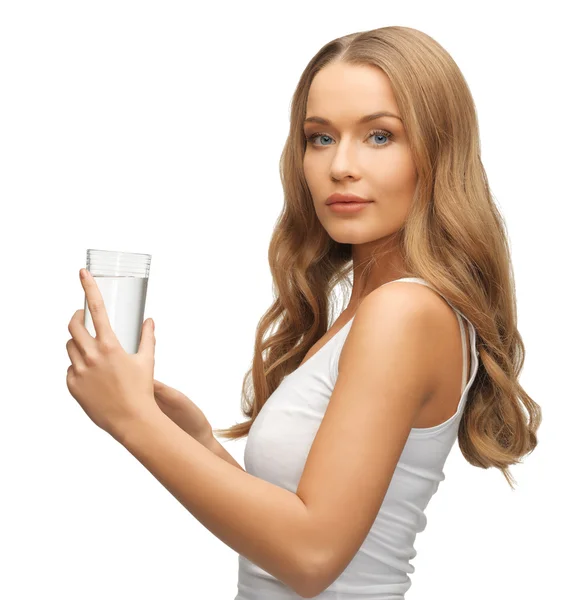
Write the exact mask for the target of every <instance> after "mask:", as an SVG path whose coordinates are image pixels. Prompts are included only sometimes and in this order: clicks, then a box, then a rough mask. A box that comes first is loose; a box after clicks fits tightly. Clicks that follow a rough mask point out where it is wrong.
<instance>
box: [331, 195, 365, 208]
mask: <svg viewBox="0 0 575 600" xmlns="http://www.w3.org/2000/svg"><path fill="white" fill-rule="evenodd" d="M370 202H373V200H370V199H369V198H362V197H361V196H356V195H355V194H332V195H331V196H330V197H329V198H328V199H327V200H326V204H327V205H328V206H331V205H332V204H366V203H370Z"/></svg>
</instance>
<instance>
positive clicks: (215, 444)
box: [204, 435, 245, 471]
mask: <svg viewBox="0 0 575 600" xmlns="http://www.w3.org/2000/svg"><path fill="white" fill-rule="evenodd" d="M204 446H205V447H206V448H207V449H208V450H211V451H212V452H213V453H214V454H215V455H216V456H219V457H220V458H223V459H224V460H225V461H227V462H229V463H230V465H233V466H234V467H237V468H238V469H240V470H242V471H245V469H244V468H243V467H242V465H240V463H239V462H238V461H237V460H236V459H235V458H234V457H233V456H232V455H231V454H230V453H229V452H228V451H227V450H226V449H225V448H224V447H223V446H222V445H221V444H220V442H219V441H218V440H217V439H216V438H215V437H214V436H213V435H212V436H210V438H208V440H207V441H206V442H205V443H204Z"/></svg>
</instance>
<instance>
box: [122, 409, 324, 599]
mask: <svg viewBox="0 0 575 600" xmlns="http://www.w3.org/2000/svg"><path fill="white" fill-rule="evenodd" d="M158 413H159V414H158V415H157V416H155V417H154V418H153V419H148V420H146V421H141V422H138V423H132V424H130V426H127V429H126V430H125V431H123V432H122V433H121V434H120V435H118V438H117V439H118V441H119V442H120V443H121V444H122V445H123V446H124V447H125V448H126V449H127V450H128V451H129V452H130V453H131V454H132V455H133V456H134V457H135V458H136V459H137V460H138V461H139V462H140V463H141V464H142V465H143V466H144V467H146V469H148V471H150V473H151V474H152V475H153V476H154V477H155V478H156V479H157V480H158V481H159V482H160V483H161V484H162V485H163V486H164V487H165V488H166V489H167V490H168V491H169V492H170V493H171V494H172V495H173V496H174V497H175V498H176V499H177V500H178V501H179V502H180V503H181V504H182V505H183V506H184V508H186V510H188V511H189V512H190V513H191V514H192V515H193V516H194V517H195V518H196V519H197V520H198V521H199V522H200V523H202V525H204V526H205V527H206V528H207V529H209V530H210V531H211V532H212V533H213V534H214V535H215V536H217V537H218V538H219V539H220V540H222V541H223V542H224V543H225V544H226V545H227V546H229V547H230V548H232V549H233V550H235V551H236V552H237V553H238V554H241V555H242V556H245V557H246V558H247V559H248V560H249V561H251V562H253V563H254V564H255V565H257V566H259V567H260V568H261V569H263V570H264V571H267V572H268V573H270V574H271V575H273V576H274V577H275V578H277V579H279V580H280V581H281V582H283V583H284V584H285V585H287V586H288V587H290V588H291V589H292V590H294V591H295V592H296V593H298V594H300V595H302V596H304V597H310V596H308V594H309V592H310V590H311V589H312V586H313V585H314V583H313V582H315V581H316V580H317V573H318V569H319V567H320V564H321V563H322V560H320V557H318V556H316V555H315V545H314V543H313V539H312V533H313V532H314V527H313V524H312V522H311V518H310V513H309V511H308V508H307V506H306V505H305V504H304V502H303V501H302V500H301V498H299V497H298V496H297V494H294V493H293V492H291V491H289V490H286V489H285V488H282V487H280V486H277V485H274V484H272V483H270V482H268V481H266V480H264V479H260V478H258V477H255V476H253V475H251V474H250V473H247V472H246V471H244V470H243V469H242V468H241V467H239V465H238V464H237V463H235V461H233V463H231V462H230V461H229V460H227V459H222V458H220V457H219V456H218V455H216V453H215V452H213V451H210V450H209V449H208V448H206V447H205V446H204V445H202V443H201V442H198V441H197V440H196V439H194V438H193V437H191V436H190V435H189V434H187V433H186V432H185V431H184V430H183V429H181V428H180V427H178V425H176V424H175V423H174V422H173V421H171V420H170V419H169V418H168V417H167V416H166V415H164V413H162V412H161V411H158ZM216 442H217V440H216ZM218 445H219V446H221V444H219V443H218ZM214 446H215V444H214ZM222 449H223V448H222ZM224 452H225V451H224ZM225 454H227V452H225ZM228 456H229V455H228ZM234 463H235V464H234ZM232 464H233V465H234V466H235V467H236V468H233V469H230V466H232Z"/></svg>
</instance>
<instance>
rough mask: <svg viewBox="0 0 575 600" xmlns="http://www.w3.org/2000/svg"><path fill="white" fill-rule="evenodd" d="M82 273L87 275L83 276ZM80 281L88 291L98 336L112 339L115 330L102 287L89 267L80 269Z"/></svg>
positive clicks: (104, 339)
mask: <svg viewBox="0 0 575 600" xmlns="http://www.w3.org/2000/svg"><path fill="white" fill-rule="evenodd" d="M82 275H85V276H84V277H82ZM80 281H81V282H82V286H83V288H84V291H85V292H86V302H87V303H88V308H89V309H90V314H91V315H92V321H93V323H94V329H95V330H96V337H97V338H98V339H100V340H102V341H111V340H113V339H114V332H113V330H112V326H111V325H110V320H109V319H108V313H107V312H106V306H105V305H104V299H103V298H102V294H101V293H100V288H99V287H98V284H97V283H96V280H95V279H94V278H93V277H92V275H91V274H90V273H89V272H88V269H80Z"/></svg>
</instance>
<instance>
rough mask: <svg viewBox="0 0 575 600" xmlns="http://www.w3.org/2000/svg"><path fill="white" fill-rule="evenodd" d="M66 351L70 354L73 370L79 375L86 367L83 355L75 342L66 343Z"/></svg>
mask: <svg viewBox="0 0 575 600" xmlns="http://www.w3.org/2000/svg"><path fill="white" fill-rule="evenodd" d="M66 350H67V352H68V356H69V357H70V362H71V363H72V369H73V370H74V373H75V374H76V375H77V374H78V372H79V371H81V370H82V369H83V368H85V367H86V363H85V362H84V359H83V358H82V354H81V353H80V351H79V350H78V347H77V346H76V343H75V342H74V340H68V341H67V342H66Z"/></svg>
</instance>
